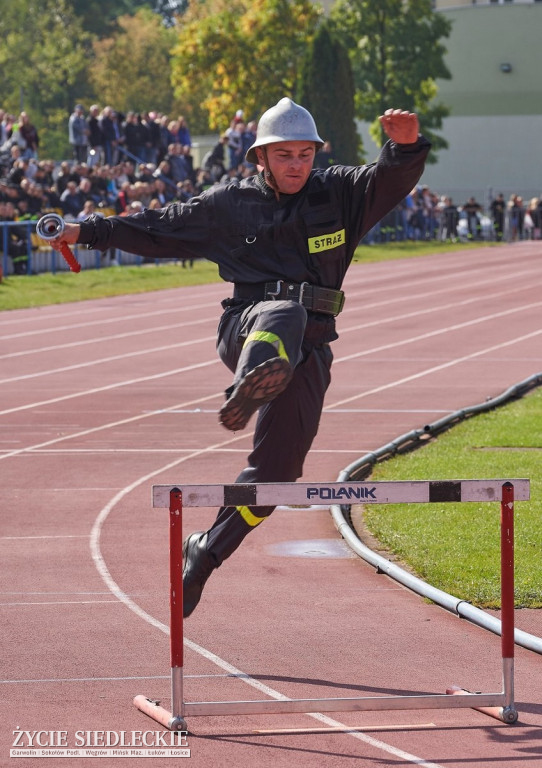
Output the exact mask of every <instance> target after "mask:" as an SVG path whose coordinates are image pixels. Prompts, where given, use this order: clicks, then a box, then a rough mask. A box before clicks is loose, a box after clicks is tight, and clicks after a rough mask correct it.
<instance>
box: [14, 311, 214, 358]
mask: <svg viewBox="0 0 542 768" xmlns="http://www.w3.org/2000/svg"><path fill="white" fill-rule="evenodd" d="M208 322H209V318H208V317H204V318H203V319H202V320H190V321H186V320H185V321H183V322H182V323H169V324H168V325H156V326H153V327H152V328H141V329H139V330H137V331H126V333H112V334H111V335H110V336H94V337H93V338H92V339H79V340H78V341H69V342H64V343H62V344H52V345H51V346H49V347H36V348H35V349H22V350H18V351H17V352H8V353H7V354H5V355H0V360H7V359H8V358H11V357H23V356H25V355H34V354H40V353H42V352H58V351H59V350H61V349H70V348H73V347H84V346H87V345H88V344H103V343H104V342H105V341H118V340H119V339H129V338H131V337H132V336H137V337H140V336H143V334H145V333H162V332H163V331H174V330H175V329H176V328H183V329H184V328H189V327H192V326H194V325H203V324H204V323H208Z"/></svg>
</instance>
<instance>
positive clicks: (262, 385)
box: [220, 357, 293, 432]
mask: <svg viewBox="0 0 542 768" xmlns="http://www.w3.org/2000/svg"><path fill="white" fill-rule="evenodd" d="M292 373H293V371H292V366H291V365H290V363H289V362H288V361H287V360H285V359H284V358H282V357H272V358H270V359H269V360H266V361H265V362H263V363H261V364H260V365H258V366H256V368H253V369H252V370H251V371H249V372H248V373H247V375H246V376H245V377H244V378H243V379H241V381H240V382H239V384H238V385H237V386H236V387H235V389H234V390H233V393H232V395H231V397H230V398H229V399H228V400H226V402H225V403H224V405H223V406H222V408H221V409H220V423H221V424H222V425H223V426H224V427H226V429H229V430H231V431H232V432H237V431H238V430H239V429H244V428H245V427H246V425H247V423H248V421H249V419H250V417H251V416H252V414H253V413H254V411H257V410H258V408H259V407H260V406H261V405H263V404H264V403H268V402H269V401H270V400H273V399H274V398H275V397H277V395H280V393H281V392H283V391H284V390H285V389H286V387H287V386H288V383H289V381H290V379H291V378H292Z"/></svg>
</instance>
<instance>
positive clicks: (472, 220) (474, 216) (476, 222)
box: [463, 197, 482, 240]
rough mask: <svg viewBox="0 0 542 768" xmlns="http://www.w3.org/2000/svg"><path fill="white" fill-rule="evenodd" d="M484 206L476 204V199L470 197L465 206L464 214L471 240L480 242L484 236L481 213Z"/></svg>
mask: <svg viewBox="0 0 542 768" xmlns="http://www.w3.org/2000/svg"><path fill="white" fill-rule="evenodd" d="M481 211H482V206H481V205H480V203H478V202H476V198H474V197H469V199H468V200H467V202H466V203H465V205H464V206H463V212H464V214H465V215H466V217H467V230H468V235H467V236H468V238H469V240H480V239H481V236H482V226H481V223H480V213H481Z"/></svg>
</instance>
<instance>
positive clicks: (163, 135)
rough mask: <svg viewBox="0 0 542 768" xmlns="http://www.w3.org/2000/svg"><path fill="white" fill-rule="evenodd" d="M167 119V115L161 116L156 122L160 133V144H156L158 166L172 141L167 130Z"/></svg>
mask: <svg viewBox="0 0 542 768" xmlns="http://www.w3.org/2000/svg"><path fill="white" fill-rule="evenodd" d="M168 125H169V119H168V116H167V115H162V117H161V118H160V120H159V121H158V128H159V131H160V142H159V144H158V157H157V158H156V164H157V165H160V163H161V162H162V160H163V159H164V157H165V156H166V155H167V151H168V147H169V145H170V144H171V143H172V141H173V136H172V135H171V133H170V131H169V128H168Z"/></svg>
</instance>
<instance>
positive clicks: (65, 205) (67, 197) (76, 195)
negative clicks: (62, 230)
mask: <svg viewBox="0 0 542 768" xmlns="http://www.w3.org/2000/svg"><path fill="white" fill-rule="evenodd" d="M84 202H85V195H84V194H83V193H82V192H81V190H80V189H79V188H78V186H77V184H76V183H75V181H68V183H67V185H66V189H65V190H64V192H63V193H62V194H61V195H60V205H61V207H62V214H63V215H64V216H69V217H70V218H71V219H75V217H76V216H77V214H78V213H79V211H80V210H81V209H82V207H83V205H84Z"/></svg>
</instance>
